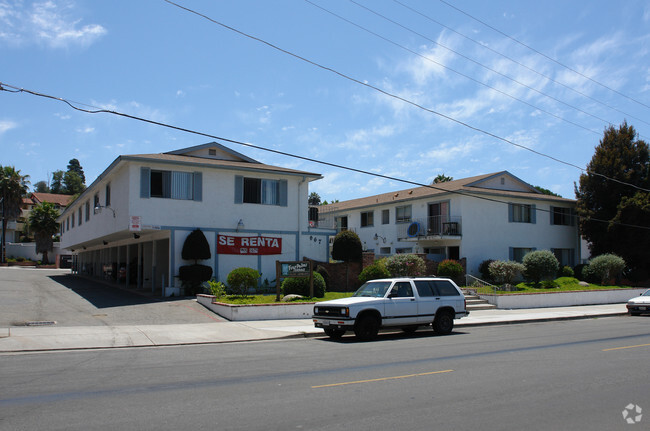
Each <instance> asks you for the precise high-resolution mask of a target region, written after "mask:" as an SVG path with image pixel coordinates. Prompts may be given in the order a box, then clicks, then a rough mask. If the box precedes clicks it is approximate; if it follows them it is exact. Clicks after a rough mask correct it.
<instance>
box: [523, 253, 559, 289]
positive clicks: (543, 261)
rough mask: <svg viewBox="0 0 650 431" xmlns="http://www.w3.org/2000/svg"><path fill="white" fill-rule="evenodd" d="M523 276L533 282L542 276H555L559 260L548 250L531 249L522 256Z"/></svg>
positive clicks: (539, 279) (536, 281) (537, 282)
mask: <svg viewBox="0 0 650 431" xmlns="http://www.w3.org/2000/svg"><path fill="white" fill-rule="evenodd" d="M523 264H524V268H525V269H524V276H525V277H526V278H527V279H528V280H529V281H532V282H533V283H535V284H539V282H540V281H542V279H544V278H555V275H556V274H557V270H558V269H559V268H560V262H558V261H557V258H556V257H555V255H554V254H553V253H551V252H550V251H549V250H538V251H531V252H530V253H528V254H527V255H526V256H524V262H523Z"/></svg>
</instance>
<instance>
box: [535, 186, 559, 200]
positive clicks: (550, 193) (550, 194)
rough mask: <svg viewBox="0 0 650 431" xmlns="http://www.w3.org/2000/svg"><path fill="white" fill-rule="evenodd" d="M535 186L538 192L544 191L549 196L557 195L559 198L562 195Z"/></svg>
mask: <svg viewBox="0 0 650 431" xmlns="http://www.w3.org/2000/svg"><path fill="white" fill-rule="evenodd" d="M534 187H535V189H536V190H537V191H538V192H540V193H544V194H545V195H549V196H557V197H559V198H561V197H562V196H560V195H558V194H557V193H553V192H552V191H550V190H549V189H545V188H544V187H540V186H534Z"/></svg>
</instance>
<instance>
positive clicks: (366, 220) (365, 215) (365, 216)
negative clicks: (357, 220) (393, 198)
mask: <svg viewBox="0 0 650 431" xmlns="http://www.w3.org/2000/svg"><path fill="white" fill-rule="evenodd" d="M374 224H375V213H374V212H373V211H366V212H362V213H361V227H368V226H374Z"/></svg>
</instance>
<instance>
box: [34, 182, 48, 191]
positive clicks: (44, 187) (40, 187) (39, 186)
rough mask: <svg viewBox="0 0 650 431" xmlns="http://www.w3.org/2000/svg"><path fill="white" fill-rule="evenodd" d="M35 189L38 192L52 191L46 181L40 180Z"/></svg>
mask: <svg viewBox="0 0 650 431" xmlns="http://www.w3.org/2000/svg"><path fill="white" fill-rule="evenodd" d="M34 191H35V192H36V193H50V188H49V187H48V185H47V182H45V181H39V182H37V183H36V184H34Z"/></svg>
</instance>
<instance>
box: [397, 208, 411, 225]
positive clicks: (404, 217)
mask: <svg viewBox="0 0 650 431" xmlns="http://www.w3.org/2000/svg"><path fill="white" fill-rule="evenodd" d="M410 221H411V205H405V206H401V207H396V208H395V223H408V222H410Z"/></svg>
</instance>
